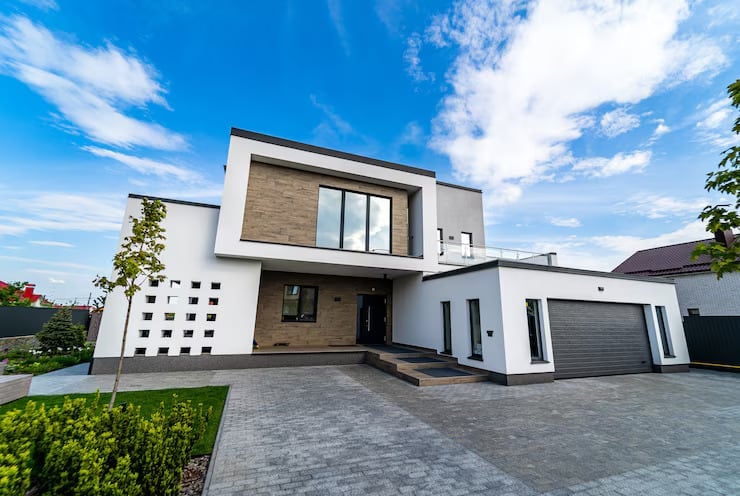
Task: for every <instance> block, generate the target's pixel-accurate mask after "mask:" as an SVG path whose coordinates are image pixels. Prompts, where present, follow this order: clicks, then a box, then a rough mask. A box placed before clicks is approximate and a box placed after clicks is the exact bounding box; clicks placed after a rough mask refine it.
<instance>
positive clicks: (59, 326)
mask: <svg viewBox="0 0 740 496" xmlns="http://www.w3.org/2000/svg"><path fill="white" fill-rule="evenodd" d="M36 338H37V339H38V340H39V344H40V345H41V349H42V350H44V351H45V352H47V353H58V352H60V351H62V352H63V351H68V350H72V349H74V348H81V347H82V346H83V345H84V344H85V327H84V326H81V325H75V324H73V323H72V311H71V310H70V309H69V308H60V309H59V310H58V311H57V313H55V314H54V315H52V316H51V318H50V319H49V321H48V322H47V323H46V324H44V325H43V328H42V330H41V331H40V332H38V333H37V334H36Z"/></svg>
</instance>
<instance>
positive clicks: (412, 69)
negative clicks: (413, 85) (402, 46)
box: [403, 33, 435, 83]
mask: <svg viewBox="0 0 740 496" xmlns="http://www.w3.org/2000/svg"><path fill="white" fill-rule="evenodd" d="M421 46H422V40H421V36H420V35H419V33H413V34H412V35H411V36H409V37H408V39H407V40H406V50H404V52H403V60H404V62H406V72H407V73H408V74H409V76H411V77H412V78H413V79H414V81H416V82H417V83H418V82H422V81H432V82H433V81H434V78H435V76H434V73H433V72H424V69H423V68H422V66H421V58H420V57H419V51H420V50H421Z"/></svg>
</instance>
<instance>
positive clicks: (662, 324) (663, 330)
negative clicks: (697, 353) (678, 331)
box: [655, 307, 673, 357]
mask: <svg viewBox="0 0 740 496" xmlns="http://www.w3.org/2000/svg"><path fill="white" fill-rule="evenodd" d="M655 314H656V316H657V317H658V330H659V331H660V342H661V343H663V356H665V357H672V356H673V350H672V349H671V341H670V339H668V318H667V316H666V312H665V307H655Z"/></svg>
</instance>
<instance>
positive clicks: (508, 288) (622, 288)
mask: <svg viewBox="0 0 740 496" xmlns="http://www.w3.org/2000/svg"><path fill="white" fill-rule="evenodd" d="M599 287H603V288H604V290H603V291H599V290H598V288H599ZM393 293H394V294H393V305H394V316H393V336H394V341H396V342H398V343H405V344H410V345H415V346H423V347H426V348H433V349H436V350H438V351H441V350H442V346H443V341H442V340H443V336H442V311H441V305H440V302H442V301H450V306H451V320H452V341H453V344H452V353H453V355H454V356H455V357H456V358H458V359H459V361H460V363H463V364H465V365H470V366H473V367H478V368H482V369H484V370H490V371H494V372H500V373H505V374H529V373H541V372H552V371H554V363H553V355H552V339H551V336H550V322H549V315H548V308H547V300H548V299H566V300H581V301H602V302H615V303H633V304H639V305H643V306H644V308H645V310H646V322H647V327H648V335H649V339H650V346H651V351H652V355H653V362H654V363H655V364H661V365H674V364H685V363H688V362H689V356H688V351H687V348H686V340H685V337H684V333H683V324H682V321H681V315H680V312H679V308H678V301H677V298H676V292H675V288H674V286H673V285H672V284H666V283H659V282H651V281H637V280H627V279H615V278H611V277H601V276H597V275H585V274H582V273H581V274H573V273H564V272H551V271H544V270H531V269H521V268H510V267H500V268H490V269H485V270H480V271H474V272H468V273H463V274H459V275H454V276H449V277H443V278H439V279H432V280H428V281H422V280H421V278H420V277H405V278H401V279H397V280H396V281H394V287H393ZM473 298H478V299H479V300H480V308H481V329H482V334H483V361H482V362H481V361H477V360H469V359H468V358H467V357H468V356H469V355H470V354H471V344H470V334H469V325H468V320H467V319H468V315H467V302H466V300H468V299H473ZM526 299H537V300H541V302H542V320H543V329H542V332H543V336H542V340H543V348H544V356H545V360H546V361H548V362H549V363H531V359H530V350H529V333H528V326H527V318H526V312H525V310H524V301H525V300H526ZM656 305H658V306H664V307H666V312H667V316H668V328H669V333H670V342H671V344H672V346H673V353H674V355H675V358H665V357H664V356H663V350H662V344H661V342H660V338H659V336H658V332H657V328H658V327H657V320H656V319H657V317H656V316H655V310H654V306H656ZM489 329H490V330H493V331H494V332H493V336H491V337H489V336H488V335H487V332H486V331H487V330H489Z"/></svg>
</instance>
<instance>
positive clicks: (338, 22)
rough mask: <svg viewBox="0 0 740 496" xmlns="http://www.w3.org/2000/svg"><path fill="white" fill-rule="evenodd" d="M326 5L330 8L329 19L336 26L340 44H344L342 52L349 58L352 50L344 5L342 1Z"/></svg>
mask: <svg viewBox="0 0 740 496" xmlns="http://www.w3.org/2000/svg"><path fill="white" fill-rule="evenodd" d="M326 5H327V7H329V17H330V18H331V22H332V24H333V25H334V29H335V30H336V32H337V36H338V37H339V42H340V43H341V44H342V50H344V54H345V55H346V56H347V57H349V56H350V54H351V50H350V47H349V36H348V34H347V28H346V27H345V26H344V16H343V15H342V3H341V2H340V0H326Z"/></svg>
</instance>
